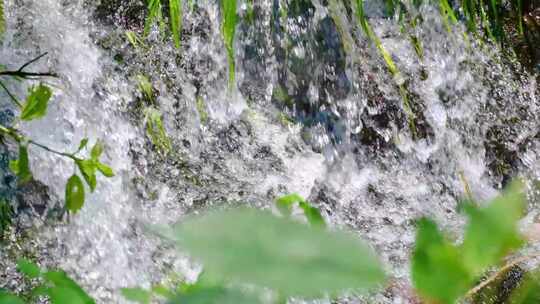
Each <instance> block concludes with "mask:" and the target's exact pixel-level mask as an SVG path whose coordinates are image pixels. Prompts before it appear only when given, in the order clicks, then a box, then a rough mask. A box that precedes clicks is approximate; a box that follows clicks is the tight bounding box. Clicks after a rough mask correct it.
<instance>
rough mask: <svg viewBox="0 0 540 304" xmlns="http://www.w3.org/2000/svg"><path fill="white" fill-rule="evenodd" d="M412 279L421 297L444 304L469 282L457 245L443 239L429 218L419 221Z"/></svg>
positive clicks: (465, 289) (461, 291)
mask: <svg viewBox="0 0 540 304" xmlns="http://www.w3.org/2000/svg"><path fill="white" fill-rule="evenodd" d="M412 280H413V283H414V286H415V287H416V289H417V290H418V292H419V293H420V294H421V295H422V296H423V297H425V298H427V299H430V300H436V301H435V303H445V304H453V303H454V302H455V300H456V299H457V298H459V297H460V296H461V295H463V294H464V293H465V292H466V291H467V289H468V288H469V286H470V284H471V282H472V277H471V276H470V274H469V272H468V271H467V269H466V268H465V267H464V266H463V265H462V261H461V257H460V255H459V252H458V250H457V248H456V247H455V246H454V245H453V244H451V243H450V242H448V241H447V240H445V239H444V237H443V235H442V234H441V233H440V231H439V230H438V229H437V225H436V224H435V223H434V222H432V221H431V220H428V219H422V220H420V221H419V223H418V230H417V236H416V245H415V248H414V251H413V258H412Z"/></svg>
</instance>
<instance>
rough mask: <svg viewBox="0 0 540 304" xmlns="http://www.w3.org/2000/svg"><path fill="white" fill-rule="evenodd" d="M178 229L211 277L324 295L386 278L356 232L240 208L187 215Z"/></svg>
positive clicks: (368, 285) (178, 238)
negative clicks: (202, 214)
mask: <svg viewBox="0 0 540 304" xmlns="http://www.w3.org/2000/svg"><path fill="white" fill-rule="evenodd" d="M173 234H174V235H176V237H174V238H173V240H175V241H176V242H177V243H178V244H179V245H180V247H181V248H183V249H185V250H187V251H188V252H189V253H191V254H192V255H193V256H194V257H196V258H200V260H201V261H202V262H203V263H204V265H205V271H206V272H205V274H206V275H207V276H208V277H209V278H210V281H224V280H227V282H231V283H233V284H234V283H238V284H242V283H251V284H255V285H258V286H261V287H268V288H271V289H274V290H276V291H277V292H279V293H280V294H283V295H295V296H300V297H318V296H322V295H324V294H325V293H330V294H337V293H339V292H341V291H344V290H348V289H357V290H359V291H363V290H365V289H368V288H372V287H375V286H376V285H377V284H380V283H381V282H382V281H383V280H384V273H383V271H382V270H381V268H380V266H379V263H378V261H377V259H376V258H375V256H374V254H373V253H372V252H371V251H370V250H369V249H368V248H367V247H366V246H365V245H363V244H362V243H361V242H360V241H359V240H358V239H357V238H355V237H354V236H352V235H350V234H348V233H343V232H331V231H327V230H325V229H323V228H321V227H317V226H316V227H309V226H306V225H303V224H301V223H298V222H295V221H291V220H289V219H285V218H278V217H275V216H273V215H271V214H270V213H267V212H262V211H256V210H251V209H237V210H230V211H225V212H221V213H210V214H208V215H206V216H202V217H193V218H187V219H186V220H185V221H184V222H182V223H181V224H180V225H178V226H177V227H175V228H174V230H173Z"/></svg>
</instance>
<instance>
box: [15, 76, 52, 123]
mask: <svg viewBox="0 0 540 304" xmlns="http://www.w3.org/2000/svg"><path fill="white" fill-rule="evenodd" d="M29 94H30V95H28V97H27V98H26V103H25V104H24V105H23V108H22V112H21V119H22V120H27V121H28V120H33V119H37V118H41V117H43V116H45V114H47V105H48V103H49V100H50V99H51V97H52V91H51V89H50V88H49V87H47V86H45V85H43V84H40V85H38V86H37V87H31V88H30V90H29Z"/></svg>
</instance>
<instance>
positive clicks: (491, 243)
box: [461, 181, 525, 275]
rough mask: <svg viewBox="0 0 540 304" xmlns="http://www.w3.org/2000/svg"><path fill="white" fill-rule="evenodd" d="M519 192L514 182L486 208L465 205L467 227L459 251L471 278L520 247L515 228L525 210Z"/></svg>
mask: <svg viewBox="0 0 540 304" xmlns="http://www.w3.org/2000/svg"><path fill="white" fill-rule="evenodd" d="M522 190H523V185H522V183H521V182H519V181H516V182H513V183H512V184H511V185H510V187H509V188H508V189H507V190H506V191H505V192H504V193H503V195H501V196H499V197H497V198H496V199H495V200H493V201H492V202H491V203H490V204H489V205H488V206H487V207H485V208H481V209H478V208H476V207H473V206H472V205H467V206H465V211H466V213H467V215H468V216H469V224H468V226H467V228H466V232H465V239H464V241H463V245H462V246H461V251H462V252H463V262H464V263H465V265H466V266H467V268H468V269H470V271H471V272H472V273H473V274H474V275H479V274H481V273H482V272H484V271H485V270H486V269H487V268H488V267H490V266H493V265H495V264H497V263H498V262H499V261H500V260H501V258H503V257H504V256H506V255H507V254H508V253H509V252H510V251H511V250H514V249H518V248H520V247H521V245H522V244H523V240H522V239H521V237H520V235H519V232H518V227H517V222H518V221H519V219H520V218H521V217H522V216H523V212H524V208H525V194H524V193H523V191H522Z"/></svg>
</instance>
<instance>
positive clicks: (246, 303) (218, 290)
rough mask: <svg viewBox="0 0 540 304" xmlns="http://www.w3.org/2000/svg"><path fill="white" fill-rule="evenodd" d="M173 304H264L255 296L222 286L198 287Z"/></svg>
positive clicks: (173, 301) (178, 298)
mask: <svg viewBox="0 0 540 304" xmlns="http://www.w3.org/2000/svg"><path fill="white" fill-rule="evenodd" d="M170 303H171V304H176V303H177V304H256V303H262V301H261V300H260V299H258V298H257V297H256V296H254V295H253V294H248V293H244V292H241V291H239V290H237V289H231V288H224V287H220V286H211V287H197V288H193V289H190V290H189V292H187V293H185V294H180V295H179V296H178V297H176V298H175V299H174V300H172V301H171V302H170Z"/></svg>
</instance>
